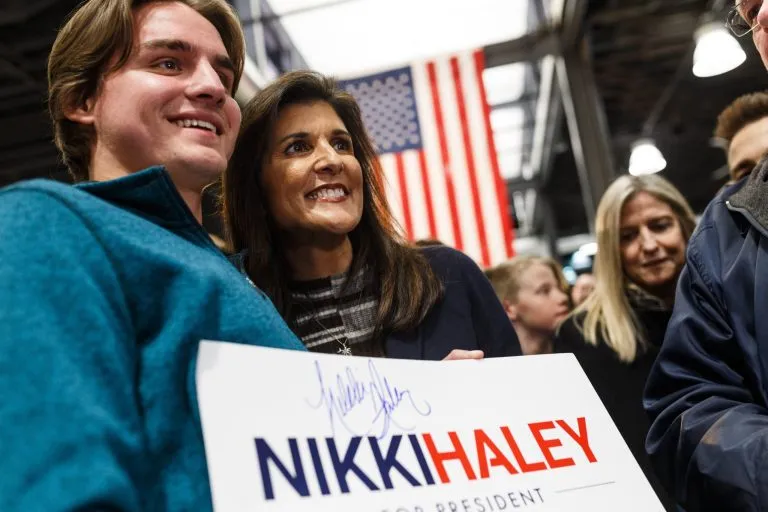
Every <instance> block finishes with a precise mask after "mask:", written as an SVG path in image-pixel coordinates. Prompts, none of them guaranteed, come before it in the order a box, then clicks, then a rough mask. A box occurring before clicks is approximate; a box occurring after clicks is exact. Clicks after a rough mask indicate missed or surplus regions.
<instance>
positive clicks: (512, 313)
mask: <svg viewBox="0 0 768 512" xmlns="http://www.w3.org/2000/svg"><path fill="white" fill-rule="evenodd" d="M501 305H502V306H504V312H505V313H506V314H507V318H509V319H510V321H512V322H515V321H517V306H515V305H514V304H512V303H511V302H510V301H509V300H507V299H504V300H503V301H501Z"/></svg>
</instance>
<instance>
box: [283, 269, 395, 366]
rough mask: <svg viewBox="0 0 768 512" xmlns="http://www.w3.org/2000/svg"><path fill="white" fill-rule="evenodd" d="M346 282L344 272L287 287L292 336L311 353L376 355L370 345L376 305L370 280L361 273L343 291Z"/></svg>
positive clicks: (363, 271)
mask: <svg viewBox="0 0 768 512" xmlns="http://www.w3.org/2000/svg"><path fill="white" fill-rule="evenodd" d="M346 278H347V273H346V272H344V273H342V274H337V275H334V276H330V277H325V278H321V279H313V280H311V281H295V282H293V283H291V285H290V291H291V299H292V300H293V303H294V308H295V309H294V311H295V313H294V314H295V316H294V324H295V330H296V334H297V335H298V336H299V338H301V341H302V342H304V346H305V347H307V350H310V351H312V352H323V353H329V354H346V355H366V356H371V355H376V354H375V352H376V351H375V350H374V348H373V346H372V342H373V331H374V327H375V322H376V311H377V308H378V305H379V301H378V298H377V297H376V294H375V291H374V288H373V280H372V279H371V276H370V275H369V273H368V272H366V271H365V269H363V270H362V271H360V272H359V273H358V274H357V275H355V276H354V277H352V278H351V282H350V283H349V284H348V286H347V287H346V289H344V281H345V280H346ZM380 355H381V354H380Z"/></svg>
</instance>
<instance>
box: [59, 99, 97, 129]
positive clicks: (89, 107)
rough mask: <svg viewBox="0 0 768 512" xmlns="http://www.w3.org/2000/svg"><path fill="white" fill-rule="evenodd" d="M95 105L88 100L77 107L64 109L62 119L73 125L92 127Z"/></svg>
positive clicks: (91, 100) (92, 101)
mask: <svg viewBox="0 0 768 512" xmlns="http://www.w3.org/2000/svg"><path fill="white" fill-rule="evenodd" d="M95 104H96V102H95V101H94V100H93V98H88V99H87V100H85V102H84V103H82V104H80V105H79V106H76V107H71V108H67V109H65V110H64V117H66V118H67V119H69V120H70V121H73V122H75V123H80V124H88V125H92V124H93V123H94V114H93V111H94V106H95Z"/></svg>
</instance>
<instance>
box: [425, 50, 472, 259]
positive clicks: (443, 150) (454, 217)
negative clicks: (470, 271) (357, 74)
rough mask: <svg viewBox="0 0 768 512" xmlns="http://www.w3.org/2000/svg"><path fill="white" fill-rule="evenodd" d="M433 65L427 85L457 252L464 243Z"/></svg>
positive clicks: (429, 70)
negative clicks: (430, 92) (429, 90)
mask: <svg viewBox="0 0 768 512" xmlns="http://www.w3.org/2000/svg"><path fill="white" fill-rule="evenodd" d="M435 67H436V66H435V63H434V62H430V63H428V64H427V74H428V75H429V85H430V89H431V91H432V107H433V109H434V115H435V125H436V126H437V133H438V140H439V141H440V156H441V157H442V164H443V174H444V176H445V188H446V192H447V193H448V206H449V208H450V212H451V224H452V227H453V241H454V244H455V247H456V248H457V249H458V250H460V251H461V250H463V249H464V241H463V240H462V237H461V228H460V227H459V214H458V211H457V209H456V190H455V189H454V184H453V179H452V177H451V171H450V165H451V162H450V159H449V156H448V142H447V140H446V136H445V124H444V122H443V111H442V109H441V107H440V91H439V90H438V87H437V71H436V69H435Z"/></svg>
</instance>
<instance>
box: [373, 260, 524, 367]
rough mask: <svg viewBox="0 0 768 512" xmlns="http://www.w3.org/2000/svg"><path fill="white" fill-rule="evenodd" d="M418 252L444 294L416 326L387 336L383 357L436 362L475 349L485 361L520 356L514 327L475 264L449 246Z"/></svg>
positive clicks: (489, 284) (520, 352)
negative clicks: (455, 352)
mask: <svg viewBox="0 0 768 512" xmlns="http://www.w3.org/2000/svg"><path fill="white" fill-rule="evenodd" d="M422 251H423V252H424V255H425V256H426V257H427V259H428V260H429V263H430V264H431V265H432V268H433V269H434V271H435V272H436V273H437V275H438V277H439V278H440V280H441V281H442V282H443V285H444V286H445V296H444V298H443V299H442V300H441V301H440V302H439V303H437V304H435V306H433V308H432V310H431V311H430V312H429V313H428V314H427V316H426V318H425V319H424V321H423V322H422V323H421V324H420V325H419V327H418V328H416V329H414V330H411V331H408V332H399V333H393V334H390V335H389V336H388V337H387V340H386V345H385V351H386V353H387V357H392V358H396V359H428V360H439V359H443V358H444V357H445V356H447V355H448V354H449V353H450V352H451V350H453V349H464V350H478V349H479V350H483V351H484V352H485V357H504V356H519V355H521V354H522V351H521V349H520V341H519V340H518V339H517V334H516V333H515V330H514V328H513V327H512V323H511V322H510V321H509V318H508V317H507V315H506V313H505V312H504V308H503V307H502V305H501V302H499V299H498V297H496V294H495V293H494V291H493V288H492V287H491V283H490V282H489V281H488V279H487V278H486V277H485V274H483V272H482V271H481V270H480V268H479V267H478V266H477V265H476V264H475V262H474V261H472V259H470V258H469V257H468V256H467V255H465V254H463V253H461V252H459V251H457V250H455V249H451V248H450V247H444V246H433V247H424V248H423V249H422Z"/></svg>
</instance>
